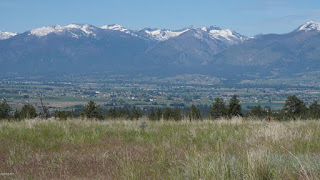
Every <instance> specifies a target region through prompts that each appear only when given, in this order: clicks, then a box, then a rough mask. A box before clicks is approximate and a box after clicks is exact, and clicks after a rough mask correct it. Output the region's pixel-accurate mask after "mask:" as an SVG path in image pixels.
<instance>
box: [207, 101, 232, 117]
mask: <svg viewBox="0 0 320 180" xmlns="http://www.w3.org/2000/svg"><path fill="white" fill-rule="evenodd" d="M214 101H215V102H214V103H213V104H212V108H211V112H210V115H211V117H212V118H213V119H219V118H222V117H227V113H228V110H227V107H226V104H225V103H224V101H223V99H222V98H216V99H215V100H214Z"/></svg>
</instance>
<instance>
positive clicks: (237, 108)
mask: <svg viewBox="0 0 320 180" xmlns="http://www.w3.org/2000/svg"><path fill="white" fill-rule="evenodd" d="M228 115H229V117H230V118H231V117H233V116H242V114H241V105H240V101H239V99H238V96H237V95H236V94H235V95H233V96H232V98H231V100H230V102H229V107H228Z"/></svg>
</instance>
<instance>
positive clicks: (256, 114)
mask: <svg viewBox="0 0 320 180" xmlns="http://www.w3.org/2000/svg"><path fill="white" fill-rule="evenodd" d="M267 116H268V112H267V111H266V110H264V109H263V108H262V107H261V106H260V105H258V106H255V107H253V108H251V109H250V111H249V112H247V113H246V114H245V117H253V118H259V119H262V118H265V117H267Z"/></svg>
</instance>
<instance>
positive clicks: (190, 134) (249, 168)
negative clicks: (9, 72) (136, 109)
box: [0, 119, 320, 179]
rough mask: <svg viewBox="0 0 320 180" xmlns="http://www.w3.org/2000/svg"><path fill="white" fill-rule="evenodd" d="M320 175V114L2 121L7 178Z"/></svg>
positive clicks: (0, 158)
mask: <svg viewBox="0 0 320 180" xmlns="http://www.w3.org/2000/svg"><path fill="white" fill-rule="evenodd" d="M1 173H14V175H1ZM319 177H320V121H292V122H271V123H267V122H261V121H244V120H242V119H233V120H219V121H202V122H188V121H182V122H166V121H160V122H150V121H144V120H140V121H85V120H68V121H55V120H47V121H41V120H27V121H22V122H7V121H2V122H0V179H2V178H10V179H35V178H36V179H48V178H55V179H58V178H59V179H79V178H90V179H94V178H95V179H319Z"/></svg>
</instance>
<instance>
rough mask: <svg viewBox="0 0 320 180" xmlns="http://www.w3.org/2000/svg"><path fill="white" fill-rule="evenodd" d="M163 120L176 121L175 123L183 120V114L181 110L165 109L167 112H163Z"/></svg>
mask: <svg viewBox="0 0 320 180" xmlns="http://www.w3.org/2000/svg"><path fill="white" fill-rule="evenodd" d="M163 119H164V120H175V121H179V120H181V119H182V114H181V112H180V109H179V108H175V109H174V110H172V109H171V108H169V107H167V108H165V110H164V112H163Z"/></svg>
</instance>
